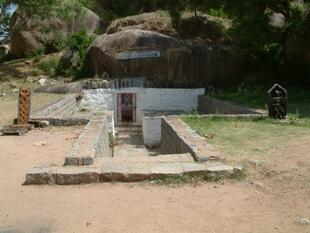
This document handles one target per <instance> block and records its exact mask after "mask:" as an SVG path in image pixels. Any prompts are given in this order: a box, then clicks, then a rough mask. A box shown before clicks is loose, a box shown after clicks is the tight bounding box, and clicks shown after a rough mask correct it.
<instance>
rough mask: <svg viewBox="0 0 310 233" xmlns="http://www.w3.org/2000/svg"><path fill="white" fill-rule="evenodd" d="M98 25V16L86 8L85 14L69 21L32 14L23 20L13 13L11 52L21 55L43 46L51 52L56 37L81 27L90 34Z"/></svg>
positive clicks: (17, 55) (68, 33) (63, 35)
mask: <svg viewBox="0 0 310 233" xmlns="http://www.w3.org/2000/svg"><path fill="white" fill-rule="evenodd" d="M99 25H100V18H99V16H97V15H96V14H95V13H94V12H92V11H90V10H88V9H86V8H85V15H83V16H81V17H79V18H77V19H74V20H72V21H70V22H66V21H63V20H61V19H58V18H53V19H49V20H43V21H41V20H39V19H37V18H35V17H34V16H33V17H31V18H28V19H26V20H24V19H22V18H21V16H20V15H19V14H18V13H14V15H13V16H12V20H11V28H12V35H11V53H12V54H13V55H14V56H16V57H23V56H25V54H26V53H27V52H31V51H34V50H38V49H43V48H44V49H45V50H46V52H50V51H49V50H51V52H52V50H53V48H52V42H53V41H54V39H55V38H56V37H58V36H60V37H65V36H67V35H70V34H72V33H74V32H77V31H79V30H81V29H85V30H86V32H87V33H89V34H92V33H94V32H95V31H96V29H97V28H98V27H99ZM25 29H27V30H25Z"/></svg>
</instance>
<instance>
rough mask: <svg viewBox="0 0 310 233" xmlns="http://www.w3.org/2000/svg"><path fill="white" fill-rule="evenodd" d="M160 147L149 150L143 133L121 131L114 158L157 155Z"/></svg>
mask: <svg viewBox="0 0 310 233" xmlns="http://www.w3.org/2000/svg"><path fill="white" fill-rule="evenodd" d="M159 154H160V149H159V148H157V149H153V150H149V149H147V148H146V147H145V146H144V142H143V137H142V133H137V132H134V133H130V132H120V133H119V135H118V144H117V145H116V146H115V148H114V158H115V159H117V158H124V157H128V158H133V157H137V158H139V157H140V158H141V157H146V156H157V155H159Z"/></svg>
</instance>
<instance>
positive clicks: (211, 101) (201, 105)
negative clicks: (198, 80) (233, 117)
mask: <svg viewBox="0 0 310 233" xmlns="http://www.w3.org/2000/svg"><path fill="white" fill-rule="evenodd" d="M198 111H199V112H200V113H205V114H261V113H259V112H257V111H255V110H253V109H250V108H245V107H242V106H238V105H236V104H232V103H230V102H227V101H221V100H218V99H215V98H213V97H210V96H206V95H201V96H199V97H198Z"/></svg>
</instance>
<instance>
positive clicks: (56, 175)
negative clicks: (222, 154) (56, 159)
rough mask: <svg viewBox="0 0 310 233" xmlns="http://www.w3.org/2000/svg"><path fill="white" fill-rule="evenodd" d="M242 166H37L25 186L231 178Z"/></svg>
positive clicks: (171, 163) (107, 164)
mask: <svg viewBox="0 0 310 233" xmlns="http://www.w3.org/2000/svg"><path fill="white" fill-rule="evenodd" d="M242 170H243V168H242V166H229V165H224V164H222V163H202V164H200V163H196V162H170V163H169V162H168V163H167V162H163V163H159V162H144V163H143V162H140V163H115V162H111V163H105V164H104V165H102V166H101V167H96V166H95V167H90V166H86V167H44V166H42V167H35V168H33V169H32V170H31V171H30V172H28V173H27V176H26V181H25V183H24V185H43V184H46V185H47V184H48V185H51V184H57V185H76V184H91V183H99V182H138V181H143V180H156V179H165V178H178V177H182V176H201V177H206V178H208V177H213V178H216V179H217V178H229V177H233V176H236V175H238V174H240V173H241V172H242Z"/></svg>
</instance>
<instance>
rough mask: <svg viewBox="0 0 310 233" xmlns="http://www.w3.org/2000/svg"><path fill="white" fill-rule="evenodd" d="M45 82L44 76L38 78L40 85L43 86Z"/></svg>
mask: <svg viewBox="0 0 310 233" xmlns="http://www.w3.org/2000/svg"><path fill="white" fill-rule="evenodd" d="M46 80H47V78H46V76H40V79H39V83H40V85H41V86H45V84H46Z"/></svg>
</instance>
